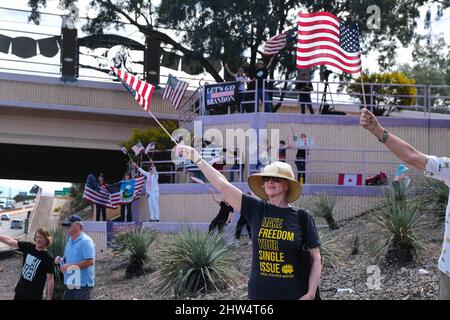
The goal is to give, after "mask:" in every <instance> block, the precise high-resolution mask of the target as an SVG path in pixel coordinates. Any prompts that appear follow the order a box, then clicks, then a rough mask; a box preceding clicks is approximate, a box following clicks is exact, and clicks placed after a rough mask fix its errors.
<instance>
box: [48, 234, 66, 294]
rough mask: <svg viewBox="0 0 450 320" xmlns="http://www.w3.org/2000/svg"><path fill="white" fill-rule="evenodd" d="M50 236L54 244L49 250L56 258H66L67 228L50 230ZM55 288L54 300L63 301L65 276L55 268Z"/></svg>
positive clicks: (57, 267)
mask: <svg viewBox="0 0 450 320" xmlns="http://www.w3.org/2000/svg"><path fill="white" fill-rule="evenodd" d="M49 232H50V235H51V237H52V238H53V241H52V244H51V245H50V246H49V247H48V248H47V249H48V252H50V253H51V254H52V255H53V256H54V257H57V256H60V257H62V256H64V249H65V248H66V243H67V232H66V229H65V228H62V227H56V228H50V229H49ZM54 271H55V286H54V289H53V300H61V299H62V296H63V294H64V274H63V273H62V272H61V270H60V269H59V266H55V270H54Z"/></svg>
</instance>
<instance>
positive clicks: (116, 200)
mask: <svg viewBox="0 0 450 320" xmlns="http://www.w3.org/2000/svg"><path fill="white" fill-rule="evenodd" d="M132 180H134V195H133V197H132V198H130V199H129V200H127V201H124V200H123V198H122V197H121V195H120V189H121V188H120V187H121V183H122V181H120V182H118V183H113V184H110V185H108V186H107V187H106V188H107V190H108V191H109V193H110V195H111V205H112V206H115V207H117V206H118V205H119V204H124V203H130V202H133V201H134V200H136V199H137V198H139V197H140V195H141V194H142V189H143V188H144V180H145V176H139V177H136V178H134V179H132Z"/></svg>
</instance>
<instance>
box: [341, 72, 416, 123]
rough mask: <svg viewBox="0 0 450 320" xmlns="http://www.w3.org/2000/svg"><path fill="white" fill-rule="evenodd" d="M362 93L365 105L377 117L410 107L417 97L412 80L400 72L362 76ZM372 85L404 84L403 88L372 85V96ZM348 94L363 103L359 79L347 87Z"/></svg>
mask: <svg viewBox="0 0 450 320" xmlns="http://www.w3.org/2000/svg"><path fill="white" fill-rule="evenodd" d="M363 80H364V92H365V97H366V103H367V105H368V106H371V107H372V108H373V111H374V114H376V115H377V116H382V115H389V113H390V112H391V111H394V110H398V109H401V107H399V106H412V105H413V104H414V101H415V96H416V95H417V89H416V88H415V87H413V86H410V85H411V84H414V83H415V81H414V80H413V79H409V78H408V77H407V76H406V75H405V74H404V73H401V72H397V71H395V72H392V73H389V72H384V73H372V74H366V73H365V74H364V75H363ZM369 83H374V84H378V83H379V84H405V86H389V85H374V86H373V87H372V88H373V94H371V86H370V85H369ZM347 91H348V93H349V94H350V95H351V96H352V97H354V98H356V99H358V100H359V101H360V103H361V104H363V103H364V100H363V97H362V87H361V77H358V78H357V79H355V83H354V84H351V85H349V86H348V89H347Z"/></svg>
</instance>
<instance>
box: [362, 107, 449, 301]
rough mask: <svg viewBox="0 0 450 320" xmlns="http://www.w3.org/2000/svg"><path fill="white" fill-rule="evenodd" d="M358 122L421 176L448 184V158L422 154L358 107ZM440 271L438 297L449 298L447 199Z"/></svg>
mask: <svg viewBox="0 0 450 320" xmlns="http://www.w3.org/2000/svg"><path fill="white" fill-rule="evenodd" d="M359 123H360V125H361V126H362V127H363V128H364V129H366V130H368V131H369V132H370V133H371V134H373V135H374V136H375V137H376V138H377V139H378V140H379V141H380V142H381V143H383V144H384V145H385V146H386V148H388V149H389V150H390V151H392V153H393V154H395V155H396V156H397V157H398V158H399V159H400V160H402V161H403V162H405V163H406V164H408V165H410V166H413V167H415V168H417V169H419V170H421V171H424V174H425V176H428V177H431V178H434V179H437V180H441V181H443V182H444V183H445V184H446V185H447V186H449V187H450V158H446V157H442V158H439V157H436V156H434V155H427V154H424V153H422V152H420V151H418V150H416V149H414V148H413V147H412V146H411V145H409V144H408V143H407V142H405V141H403V140H402V139H400V138H399V137H397V136H395V135H393V134H392V133H390V132H389V131H387V130H386V129H385V128H383V127H382V126H381V125H380V123H379V122H378V120H377V118H376V117H375V116H374V114H373V113H372V112H370V111H369V110H367V109H366V108H364V109H362V112H361V117H360V120H359ZM449 197H450V193H449ZM438 268H439V270H440V285H439V296H440V299H441V300H450V201H449V203H448V204H447V210H446V213H445V232H444V242H443V245H442V252H441V256H440V258H439V262H438Z"/></svg>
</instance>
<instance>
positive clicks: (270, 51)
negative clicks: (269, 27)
mask: <svg viewBox="0 0 450 320" xmlns="http://www.w3.org/2000/svg"><path fill="white" fill-rule="evenodd" d="M294 37H295V32H294V29H292V30H289V31H285V32H283V33H280V34H278V35H276V36H273V37H272V38H270V39H269V40H267V42H266V43H265V44H264V47H263V51H262V53H263V54H264V55H266V56H273V55H276V54H278V52H280V50H281V49H283V48H284V47H285V46H286V43H287V41H288V40H291V39H293V38H294Z"/></svg>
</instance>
